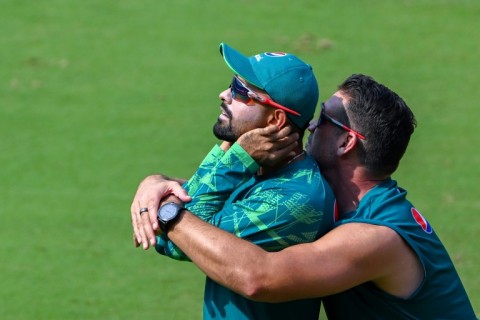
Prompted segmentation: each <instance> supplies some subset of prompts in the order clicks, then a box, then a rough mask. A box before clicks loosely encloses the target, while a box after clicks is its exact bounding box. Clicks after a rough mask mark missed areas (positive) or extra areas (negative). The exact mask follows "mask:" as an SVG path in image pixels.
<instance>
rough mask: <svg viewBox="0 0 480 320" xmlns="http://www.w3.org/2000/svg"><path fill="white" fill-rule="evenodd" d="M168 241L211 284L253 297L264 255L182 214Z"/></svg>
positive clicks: (250, 244)
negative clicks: (210, 281) (208, 278)
mask: <svg viewBox="0 0 480 320" xmlns="http://www.w3.org/2000/svg"><path fill="white" fill-rule="evenodd" d="M168 238H169V239H170V240H171V241H173V242H174V243H175V244H176V245H177V246H178V247H179V248H181V249H182V250H183V252H184V253H185V254H186V255H187V256H188V257H189V258H190V260H191V261H192V262H194V263H195V264H196V265H197V266H198V268H200V269H201V270H202V271H203V272H204V273H205V274H206V275H207V276H209V277H210V278H211V279H213V280H214V281H216V282H218V283H220V284H222V285H224V286H226V287H228V288H230V289H232V290H233V291H236V292H238V293H239V294H242V295H244V296H246V297H250V298H252V297H254V296H255V294H256V292H257V286H258V279H259V278H260V277H261V275H260V274H259V273H257V272H256V271H260V270H262V267H263V266H262V261H265V258H266V255H267V252H266V251H264V250H263V249H261V248H260V247H257V246H256V245H253V244H252V243H250V242H248V241H245V240H242V239H240V238H237V237H236V236H234V235H232V234H230V233H228V232H226V231H223V230H221V229H219V228H216V227H214V226H212V225H210V224H208V223H206V222H204V221H202V220H200V219H199V218H198V217H196V216H194V215H193V214H192V213H190V212H187V211H184V213H182V215H181V217H180V218H179V219H178V220H177V221H176V222H175V223H174V224H172V226H171V227H170V230H169V232H168Z"/></svg>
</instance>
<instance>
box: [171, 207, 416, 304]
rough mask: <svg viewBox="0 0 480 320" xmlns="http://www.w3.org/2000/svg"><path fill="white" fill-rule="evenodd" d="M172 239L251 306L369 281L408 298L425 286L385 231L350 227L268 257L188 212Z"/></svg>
mask: <svg viewBox="0 0 480 320" xmlns="http://www.w3.org/2000/svg"><path fill="white" fill-rule="evenodd" d="M168 237H169V238H170V239H171V240H172V241H173V242H174V243H175V244H176V245H177V246H179V247H180V248H181V249H182V250H183V251H184V252H185V253H186V254H187V255H188V256H189V258H190V259H191V260H192V261H193V262H194V263H195V264H196V265H197V266H198V267H199V268H200V269H201V270H202V271H203V272H204V273H205V274H207V275H208V276H209V277H210V278H212V279H213V280H215V281H217V282H219V283H220V284H222V285H224V286H226V287H228V288H230V289H232V290H234V291H236V292H238V293H239V294H242V295H244V296H246V297H248V298H251V299H253V300H259V301H268V302H279V301H288V300H294V299H300V298H307V297H319V296H320V297H321V296H325V295H329V294H333V293H337V292H341V291H344V290H346V289H348V288H351V287H354V286H356V285H358V284H361V283H363V282H367V281H373V282H374V283H375V284H377V286H379V287H380V288H382V289H384V290H385V291H387V292H390V293H392V294H395V295H397V296H402V297H405V296H408V295H409V294H411V292H413V291H414V290H415V289H416V288H417V287H418V285H419V283H420V282H421V266H419V265H418V262H417V260H416V258H415V255H414V254H413V253H412V252H411V250H410V249H409V247H408V246H407V245H406V244H405V243H404V242H403V240H402V239H401V238H400V236H398V234H396V233H395V232H394V231H393V230H391V229H389V228H387V227H382V226H374V225H369V224H360V223H351V224H346V225H343V226H340V227H337V228H336V229H334V230H333V231H331V232H329V233H328V234H327V235H325V236H324V237H322V238H321V239H319V240H317V241H315V242H313V243H308V244H300V245H296V246H292V247H289V248H286V249H284V250H282V251H280V252H266V251H264V250H262V249H261V248H259V247H257V246H255V245H253V244H251V243H249V242H247V241H245V240H242V239H239V238H237V237H235V236H234V235H232V234H229V233H227V232H224V231H222V230H220V229H218V228H215V227H213V226H211V225H209V224H207V223H204V222H203V221H201V220H200V219H198V218H196V217H195V216H193V215H192V214H189V213H188V212H186V213H185V214H183V216H182V217H181V219H179V221H177V223H176V224H174V225H173V226H172V228H171V230H170V231H169V233H168ZM419 271H420V272H419Z"/></svg>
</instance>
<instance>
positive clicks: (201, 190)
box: [156, 144, 334, 319]
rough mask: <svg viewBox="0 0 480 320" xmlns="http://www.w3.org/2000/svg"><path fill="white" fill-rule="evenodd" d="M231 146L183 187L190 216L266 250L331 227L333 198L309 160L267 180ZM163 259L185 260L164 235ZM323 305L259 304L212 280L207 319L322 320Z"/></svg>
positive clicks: (304, 302)
mask: <svg viewBox="0 0 480 320" xmlns="http://www.w3.org/2000/svg"><path fill="white" fill-rule="evenodd" d="M258 169H259V166H258V164H257V163H256V162H255V161H254V160H253V159H252V158H251V157H250V156H249V155H248V153H246V152H245V151H244V150H243V148H242V147H241V146H240V145H238V144H234V145H233V146H232V147H231V148H230V149H229V150H228V151H227V152H223V150H222V149H221V148H220V147H218V146H215V147H214V148H213V149H212V150H211V151H210V153H209V154H208V155H207V156H206V158H205V159H204V160H203V162H202V164H201V165H200V167H199V168H198V170H197V172H196V173H195V174H194V175H193V177H192V178H191V179H190V180H189V181H188V182H187V183H186V184H185V185H184V187H185V189H186V190H187V191H188V193H189V195H190V196H192V199H193V200H192V201H191V202H190V203H188V204H187V205H186V207H187V209H188V210H189V211H191V212H192V213H194V214H195V215H197V216H198V217H199V218H201V219H202V220H204V221H206V222H208V223H210V224H212V225H215V226H217V227H219V228H221V229H223V230H226V231H228V232H230V233H233V234H235V235H236V236H238V237H240V238H243V239H246V240H249V241H251V242H253V243H255V244H257V245H259V246H261V247H262V248H263V249H265V250H267V251H278V250H281V249H283V248H286V247H288V246H291V245H295V244H299V243H305V242H311V241H314V240H315V239H317V238H319V237H320V236H322V235H323V234H325V233H326V232H327V231H328V230H330V229H331V227H332V225H333V215H334V214H333V208H334V196H333V193H332V191H331V189H330V187H329V186H328V184H327V183H326V181H325V179H324V178H323V177H322V175H321V174H320V171H319V168H318V166H317V164H316V163H315V161H314V160H313V158H312V157H310V156H308V155H307V156H306V157H305V159H304V160H302V161H296V162H293V163H291V164H289V165H287V166H285V167H283V168H280V169H278V170H276V171H275V172H271V173H268V174H265V175H257V174H256V172H257V170H258ZM157 240H158V244H157V246H156V249H157V251H158V252H159V253H161V254H164V255H167V256H169V257H171V258H174V259H178V260H188V257H186V256H185V254H183V252H182V251H181V250H180V249H179V248H178V247H176V246H175V245H174V244H173V243H172V242H171V241H169V240H168V239H167V238H166V237H165V236H162V237H158V239H157ZM319 308H320V299H305V300H298V301H293V302H285V303H274V304H273V303H263V302H254V301H251V300H248V299H246V298H244V297H243V296H241V295H238V294H236V293H234V292H233V291H231V290H229V289H227V288H225V287H223V286H221V285H219V284H217V283H216V282H214V281H212V280H211V279H209V278H207V280H206V286H205V296H204V318H205V319H219V318H228V319H318V312H319Z"/></svg>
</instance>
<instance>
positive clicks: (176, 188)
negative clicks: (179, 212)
mask: <svg viewBox="0 0 480 320" xmlns="http://www.w3.org/2000/svg"><path fill="white" fill-rule="evenodd" d="M172 194H174V195H175V196H177V197H178V198H179V199H180V200H181V201H183V202H190V201H192V197H190V196H189V195H188V193H187V191H186V190H185V189H183V187H182V186H181V185H180V184H178V183H176V184H173V185H172Z"/></svg>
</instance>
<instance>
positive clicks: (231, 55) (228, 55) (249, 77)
mask: <svg viewBox="0 0 480 320" xmlns="http://www.w3.org/2000/svg"><path fill="white" fill-rule="evenodd" d="M220 53H221V54H222V56H223V59H224V60H225V62H226V63H227V66H228V67H229V68H230V69H232V71H233V72H234V73H235V74H238V75H239V76H240V77H242V78H243V79H245V80H246V81H247V82H249V83H251V84H253V85H255V86H257V87H259V88H261V89H263V88H262V85H261V84H260V81H259V80H258V78H257V76H256V75H255V73H254V72H253V68H252V65H251V63H250V58H248V57H246V56H244V55H243V54H241V53H240V52H238V51H237V50H235V49H233V48H232V47H230V46H229V45H227V44H226V43H224V42H222V43H221V44H220Z"/></svg>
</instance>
